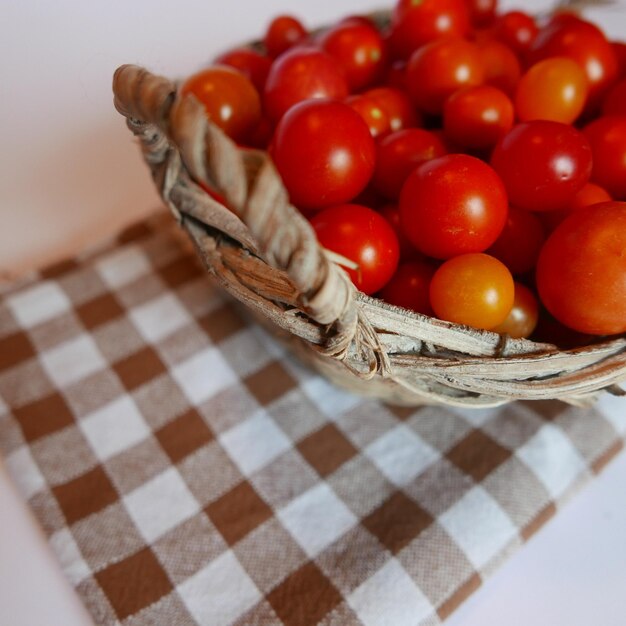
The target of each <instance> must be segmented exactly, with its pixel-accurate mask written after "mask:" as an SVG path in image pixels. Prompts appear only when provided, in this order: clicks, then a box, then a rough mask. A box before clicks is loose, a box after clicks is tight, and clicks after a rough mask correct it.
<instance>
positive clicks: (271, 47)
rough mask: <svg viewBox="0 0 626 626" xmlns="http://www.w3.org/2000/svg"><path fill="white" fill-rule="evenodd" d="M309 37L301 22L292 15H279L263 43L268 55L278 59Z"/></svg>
mask: <svg viewBox="0 0 626 626" xmlns="http://www.w3.org/2000/svg"><path fill="white" fill-rule="evenodd" d="M307 35H308V33H307V32H306V29H305V28H304V26H303V25H302V23H301V22H300V20H298V19H297V18H295V17H292V16H291V15H279V16H278V17H275V18H274V19H273V20H272V21H271V23H270V25H269V26H268V27H267V31H266V33H265V37H264V39H263V43H264V44H265V49H266V50H267V54H269V56H271V57H272V58H276V57H277V56H278V55H280V54H282V53H283V52H285V51H286V50H289V48H291V47H292V46H293V45H295V44H297V43H300V42H302V41H304V40H305V39H306V38H307Z"/></svg>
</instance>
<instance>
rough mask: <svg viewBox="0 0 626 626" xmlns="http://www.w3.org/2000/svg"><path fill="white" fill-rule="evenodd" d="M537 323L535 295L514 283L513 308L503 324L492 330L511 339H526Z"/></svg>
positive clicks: (537, 308) (537, 314)
mask: <svg viewBox="0 0 626 626" xmlns="http://www.w3.org/2000/svg"><path fill="white" fill-rule="evenodd" d="M538 321H539V303H538V302H537V298H536V297H535V294H534V293H533V292H532V291H531V290H530V289H529V288H528V287H525V286H524V285H522V284H521V283H515V299H514V300H513V308H512V309H511V312H510V313H509V315H508V317H507V318H506V319H505V320H504V322H502V324H498V326H496V327H495V328H492V330H493V332H495V333H500V334H501V335H504V334H507V335H509V337H512V338H513V339H521V338H527V337H530V336H531V335H532V334H533V332H534V330H535V328H536V327H537V322H538Z"/></svg>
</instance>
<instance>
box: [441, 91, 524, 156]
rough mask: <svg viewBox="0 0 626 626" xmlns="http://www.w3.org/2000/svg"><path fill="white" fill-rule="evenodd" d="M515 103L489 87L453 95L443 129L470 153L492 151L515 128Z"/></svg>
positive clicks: (445, 108) (448, 103) (444, 110)
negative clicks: (471, 150) (477, 150)
mask: <svg viewBox="0 0 626 626" xmlns="http://www.w3.org/2000/svg"><path fill="white" fill-rule="evenodd" d="M513 119H514V113H513V103H512V102H511V99H510V98H509V97H508V96H507V95H506V94H505V93H504V92H503V91H500V89H497V88H496V87H491V86H489V85H479V86H477V87H467V88H465V89H460V90H459V91H457V92H455V93H453V94H452V95H451V96H450V97H449V98H448V99H447V100H446V102H445V104H444V106H443V128H444V131H445V133H446V136H447V137H448V138H449V139H450V140H451V141H452V142H454V143H455V144H457V145H459V146H463V147H465V148H470V149H480V148H493V146H495V145H496V143H498V140H499V139H500V138H501V137H502V136H503V135H505V134H506V133H507V132H508V131H509V130H511V127H512V126H513Z"/></svg>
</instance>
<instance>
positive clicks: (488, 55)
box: [476, 39, 522, 97]
mask: <svg viewBox="0 0 626 626" xmlns="http://www.w3.org/2000/svg"><path fill="white" fill-rule="evenodd" d="M476 46H477V47H478V53H479V54H480V59H481V62H482V65H483V68H484V72H485V83H486V84H487V85H491V86H492V87H497V88H498V89H502V91H504V93H505V94H507V95H508V96H511V97H512V96H513V95H514V93H515V89H516V88H517V83H518V82H519V79H520V76H521V75H522V69H521V66H520V62H519V59H518V58H517V55H516V54H515V52H513V50H511V48H509V47H508V46H507V45H505V44H503V43H502V42H500V41H495V40H493V39H487V40H485V41H477V42H476Z"/></svg>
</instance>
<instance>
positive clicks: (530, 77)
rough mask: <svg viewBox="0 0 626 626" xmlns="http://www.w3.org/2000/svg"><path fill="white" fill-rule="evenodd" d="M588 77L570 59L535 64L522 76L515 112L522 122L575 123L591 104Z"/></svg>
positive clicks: (555, 59) (516, 96) (562, 58)
mask: <svg viewBox="0 0 626 626" xmlns="http://www.w3.org/2000/svg"><path fill="white" fill-rule="evenodd" d="M588 91H589V88H588V85H587V77H586V75H585V73H584V71H583V70H582V68H581V67H580V66H579V65H578V63H576V62H575V61H573V60H572V59H570V58H568V57H552V58H549V59H545V60H543V61H539V62H538V63H535V65H533V66H532V67H531V68H530V69H529V70H528V71H527V72H526V73H525V74H524V76H522V78H521V80H520V82H519V84H518V85H517V92H516V94H515V112H516V113H517V117H518V119H519V120H520V121H521V122H528V121H530V120H552V121H553V122H563V123H564V124H571V123H573V122H574V120H576V118H578V116H579V115H580V114H581V113H582V111H583V109H584V107H585V102H586V101H587V93H588Z"/></svg>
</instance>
